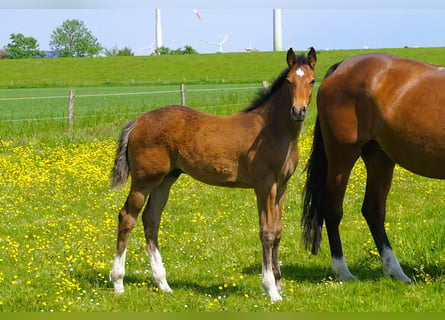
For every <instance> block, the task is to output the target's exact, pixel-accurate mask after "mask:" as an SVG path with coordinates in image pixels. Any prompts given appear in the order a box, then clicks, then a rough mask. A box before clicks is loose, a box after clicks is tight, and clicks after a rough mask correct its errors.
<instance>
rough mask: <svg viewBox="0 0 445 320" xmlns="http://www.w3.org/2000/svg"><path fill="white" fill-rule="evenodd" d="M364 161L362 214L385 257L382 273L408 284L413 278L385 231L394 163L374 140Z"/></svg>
mask: <svg viewBox="0 0 445 320" xmlns="http://www.w3.org/2000/svg"><path fill="white" fill-rule="evenodd" d="M362 158H363V161H364V162H365V164H366V170H367V174H368V177H367V181H366V194H365V200H364V202H363V206H362V213H363V216H364V217H365V219H366V221H367V223H368V226H369V229H370V230H371V233H372V236H373V238H374V241H375V244H376V246H377V249H378V250H379V253H380V256H381V258H382V262H383V274H384V275H385V276H388V277H393V278H395V279H399V280H402V281H405V282H409V281H411V279H410V278H409V277H408V276H407V275H406V274H405V273H404V272H403V270H402V268H401V267H400V264H399V261H398V260H397V258H396V256H395V254H394V252H393V250H392V248H391V245H390V243H389V240H388V237H387V235H386V231H385V215H386V198H387V195H388V192H389V189H390V187H391V181H392V175H393V171H394V162H393V161H392V160H391V159H389V158H388V156H387V155H386V154H385V153H384V152H383V151H382V149H381V148H380V146H379V145H378V144H377V142H375V141H371V142H369V143H368V144H367V145H365V146H364V147H363V151H362Z"/></svg>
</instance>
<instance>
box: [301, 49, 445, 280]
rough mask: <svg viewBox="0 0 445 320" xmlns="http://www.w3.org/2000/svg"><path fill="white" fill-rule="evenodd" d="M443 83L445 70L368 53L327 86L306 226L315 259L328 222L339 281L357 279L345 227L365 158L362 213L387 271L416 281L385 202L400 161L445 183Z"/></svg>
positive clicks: (333, 73)
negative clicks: (341, 228) (395, 240)
mask: <svg viewBox="0 0 445 320" xmlns="http://www.w3.org/2000/svg"><path fill="white" fill-rule="evenodd" d="M444 83H445V68H443V67H438V66H435V65H431V64H427V63H423V62H418V61H413V60H408V59H402V58H398V57H395V56H392V55H388V54H368V55H359V56H355V57H351V58H348V59H346V60H344V61H342V62H340V63H338V64H336V65H334V66H333V67H331V69H330V70H329V71H328V73H327V75H326V77H325V79H324V80H323V82H322V84H321V85H320V88H319V91H318V97H317V107H318V118H317V122H316V125H315V130H314V143H313V149H312V154H311V158H310V160H309V164H308V173H307V175H308V180H307V182H306V187H305V202H304V209H303V217H302V224H303V227H304V229H305V232H304V237H305V240H306V245H307V246H308V245H312V252H313V253H314V254H316V253H317V251H318V248H319V245H320V240H321V227H322V224H323V220H325V222H326V229H327V232H328V238H329V243H330V247H331V255H332V267H333V271H334V273H335V274H336V276H337V277H338V278H340V279H354V278H355V277H354V276H353V275H352V274H351V273H350V272H349V270H348V267H347V265H346V262H345V259H344V257H343V252H342V247H341V242H340V236H339V232H338V225H339V223H340V220H341V218H342V215H343V209H342V203H343V197H344V194H345V190H346V185H347V182H348V178H349V174H350V172H351V169H352V167H353V166H354V164H355V162H356V161H357V159H358V158H359V157H360V156H361V157H362V159H363V160H364V162H365V165H366V169H367V182H366V194H365V199H364V203H363V206H362V213H363V216H364V217H365V219H366V221H367V223H368V225H369V228H370V230H371V233H372V235H373V238H374V241H375V243H376V246H377V248H378V250H379V253H380V255H381V258H382V261H383V273H384V274H385V275H386V276H390V277H393V278H396V279H400V280H402V281H406V282H408V281H410V279H409V278H408V277H407V276H406V275H405V273H404V272H403V271H402V269H401V267H400V264H399V262H398V260H397V258H396V256H395V255H394V253H393V250H392V249H391V245H390V243H389V240H388V238H387V235H386V232H385V227H384V221H385V215H386V197H387V194H388V192H389V189H390V186H391V181H392V175H393V170H394V166H395V163H397V164H399V165H400V166H402V167H404V168H406V169H407V170H410V171H412V172H414V173H416V174H419V175H423V176H427V177H433V178H440V179H443V178H445V165H444V164H445V90H444V89H445V87H444Z"/></svg>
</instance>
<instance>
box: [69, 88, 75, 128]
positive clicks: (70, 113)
mask: <svg viewBox="0 0 445 320" xmlns="http://www.w3.org/2000/svg"><path fill="white" fill-rule="evenodd" d="M73 119H74V90H70V102H69V104H68V124H69V127H70V129H71V128H72V127H73Z"/></svg>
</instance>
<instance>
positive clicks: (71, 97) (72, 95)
mask: <svg viewBox="0 0 445 320" xmlns="http://www.w3.org/2000/svg"><path fill="white" fill-rule="evenodd" d="M267 86H268V83H267V82H266V81H263V88H264V87H267ZM260 88H261V87H260V86H249V87H224V88H201V89H186V88H185V86H184V85H181V86H180V89H178V90H158V91H146V92H121V93H100V94H80V95H75V92H74V91H73V90H70V93H69V95H64V96H61V95H56V96H39V97H37V96H36V97H8V98H0V102H1V101H20V100H45V99H67V100H68V101H69V102H68V108H67V111H68V112H67V115H66V116H59V117H41V118H22V119H0V122H22V121H49V120H66V119H68V120H69V121H70V124H72V121H73V119H74V117H75V118H93V117H106V116H109V114H105V113H102V114H92V115H76V116H74V112H75V108H74V105H75V101H76V99H79V98H91V97H116V96H131V95H152V94H180V95H181V104H183V105H185V104H186V102H185V100H186V93H192V92H211V91H241V90H254V89H256V90H258V89H260ZM236 105H238V104H230V105H227V104H224V105H215V106H207V107H202V108H200V109H210V108H222V107H229V106H236ZM134 114H140V112H125V113H113V115H120V116H122V115H134Z"/></svg>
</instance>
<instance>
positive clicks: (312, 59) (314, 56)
mask: <svg viewBox="0 0 445 320" xmlns="http://www.w3.org/2000/svg"><path fill="white" fill-rule="evenodd" d="M307 60H308V61H309V65H310V66H311V68H312V69H314V67H315V64H316V63H317V54H316V53H315V49H314V47H310V48H309V52H308V54H307Z"/></svg>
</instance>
